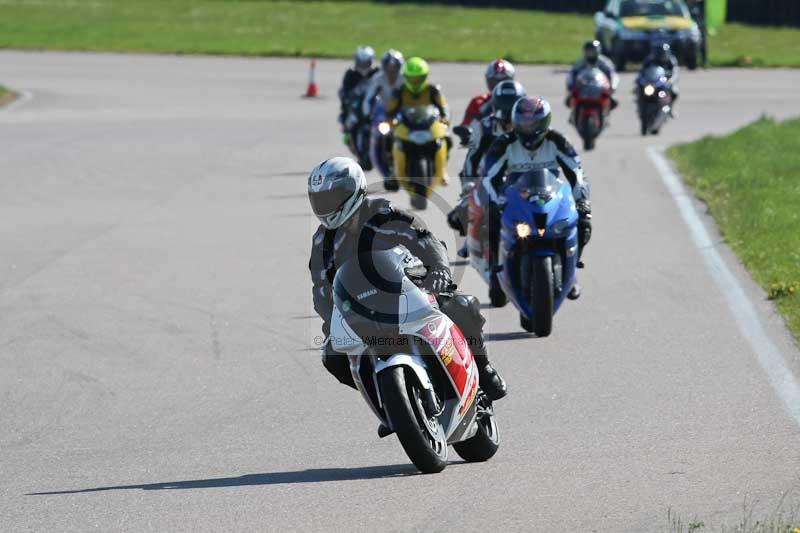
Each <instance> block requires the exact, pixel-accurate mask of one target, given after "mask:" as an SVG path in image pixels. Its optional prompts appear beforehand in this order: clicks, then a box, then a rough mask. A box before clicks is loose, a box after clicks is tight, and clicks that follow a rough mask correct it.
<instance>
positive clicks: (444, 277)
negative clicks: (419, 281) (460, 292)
mask: <svg viewBox="0 0 800 533" xmlns="http://www.w3.org/2000/svg"><path fill="white" fill-rule="evenodd" d="M452 285H453V279H452V278H451V277H450V271H449V270H448V269H446V268H441V267H439V268H433V269H431V270H430V271H429V272H428V275H427V276H425V284H424V286H425V288H426V289H427V290H429V291H430V292H432V293H434V294H439V293H442V292H448V291H449V290H450V287H451V286H452Z"/></svg>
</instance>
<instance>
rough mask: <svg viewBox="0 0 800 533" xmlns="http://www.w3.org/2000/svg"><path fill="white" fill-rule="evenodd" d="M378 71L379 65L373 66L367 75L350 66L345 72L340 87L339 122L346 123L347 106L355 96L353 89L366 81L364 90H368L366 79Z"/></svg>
mask: <svg viewBox="0 0 800 533" xmlns="http://www.w3.org/2000/svg"><path fill="white" fill-rule="evenodd" d="M376 72H378V68H377V67H372V68H371V69H370V71H369V72H368V73H367V74H366V75H365V74H362V73H361V72H359V71H357V70H356V69H354V68H352V67H351V68H349V69H347V71H346V72H345V73H344V77H343V78H342V85H341V87H339V123H340V124H344V119H345V117H346V116H347V106H348V103H349V102H350V99H351V98H353V97H354V96H353V91H354V90H355V89H356V87H358V86H359V85H361V84H362V83H365V86H364V87H363V90H364V91H366V88H367V87H366V81H367V80H369V79H370V78H372V76H373V75H374V74H375V73H376ZM362 96H363V95H362Z"/></svg>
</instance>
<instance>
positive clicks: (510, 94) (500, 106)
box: [447, 80, 525, 257]
mask: <svg viewBox="0 0 800 533" xmlns="http://www.w3.org/2000/svg"><path fill="white" fill-rule="evenodd" d="M523 96H525V89H524V88H523V87H522V84H520V83H519V82H516V81H514V80H505V81H501V82H500V83H498V84H497V85H495V87H494V89H492V97H491V100H490V101H489V103H490V107H489V109H488V110H486V112H485V114H484V115H483V116H482V117H481V118H480V120H474V121H473V122H472V128H468V133H469V139H465V140H466V141H467V143H468V146H469V151H468V152H467V156H466V158H465V159H464V168H463V169H462V170H461V173H460V174H459V175H460V176H461V198H459V201H458V203H457V204H456V206H455V207H454V208H453V210H452V211H450V213H448V215H447V222H448V224H449V225H450V227H451V228H453V229H455V230H457V231H458V232H459V234H460V235H462V236H463V235H466V231H467V204H468V196H469V194H470V191H472V187H473V184H474V182H475V179H476V178H477V177H479V176H480V168H481V167H480V163H481V161H482V160H483V157H484V155H485V154H486V152H487V151H488V150H489V147H490V146H491V145H492V143H494V141H495V140H497V138H498V137H500V136H501V135H503V134H505V133H507V132H508V131H510V130H511V109H512V108H513V107H514V104H515V103H516V102H517V100H519V99H520V98H521V97H523ZM458 255H459V257H468V255H469V253H468V251H467V244H466V242H464V244H463V245H462V247H461V248H460V249H459V250H458Z"/></svg>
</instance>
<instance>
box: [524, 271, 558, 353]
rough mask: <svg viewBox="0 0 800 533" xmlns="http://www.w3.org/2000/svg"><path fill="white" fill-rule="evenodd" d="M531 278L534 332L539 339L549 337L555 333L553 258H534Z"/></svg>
mask: <svg viewBox="0 0 800 533" xmlns="http://www.w3.org/2000/svg"><path fill="white" fill-rule="evenodd" d="M531 276H532V282H531V295H530V299H531V300H530V301H531V309H532V310H533V311H534V313H533V320H532V322H533V324H532V325H533V332H534V333H536V336H537V337H547V336H548V335H550V333H551V332H552V331H553V297H554V293H553V258H552V257H534V258H532V260H531Z"/></svg>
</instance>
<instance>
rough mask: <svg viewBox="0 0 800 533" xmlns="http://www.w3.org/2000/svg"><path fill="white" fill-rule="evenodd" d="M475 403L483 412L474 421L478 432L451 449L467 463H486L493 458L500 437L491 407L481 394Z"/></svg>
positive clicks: (498, 445)
mask: <svg viewBox="0 0 800 533" xmlns="http://www.w3.org/2000/svg"><path fill="white" fill-rule="evenodd" d="M477 401H478V402H479V403H478V407H479V408H480V409H481V410H482V411H483V416H481V418H479V419H478V420H477V421H476V423H477V424H478V431H477V432H476V433H475V435H473V436H472V437H470V438H469V439H467V440H465V441H462V442H457V443H455V444H453V449H454V450H455V451H456V453H457V454H458V456H459V457H461V458H462V459H464V460H465V461H467V462H468V463H481V462H483V461H488V460H489V459H491V458H492V457H494V454H496V453H497V449H498V448H499V447H500V435H499V434H498V431H497V422H496V421H495V418H494V410H493V409H492V405H491V403H488V402H486V400H484V399H483V396H482V393H481V398H480V399H479V400H477ZM487 404H488V405H487Z"/></svg>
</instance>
